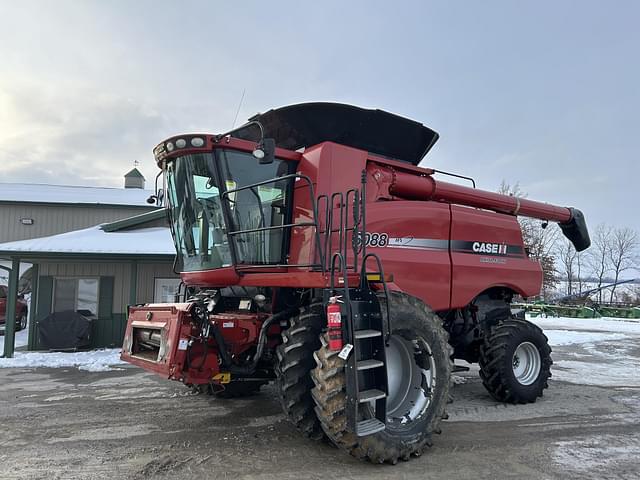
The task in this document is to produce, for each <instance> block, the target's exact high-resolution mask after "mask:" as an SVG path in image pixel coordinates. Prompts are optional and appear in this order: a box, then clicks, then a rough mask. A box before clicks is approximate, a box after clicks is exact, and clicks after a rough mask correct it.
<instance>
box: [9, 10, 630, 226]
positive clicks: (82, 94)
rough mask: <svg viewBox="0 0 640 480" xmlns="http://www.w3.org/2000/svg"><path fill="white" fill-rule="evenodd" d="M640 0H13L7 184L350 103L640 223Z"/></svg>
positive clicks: (111, 180)
mask: <svg viewBox="0 0 640 480" xmlns="http://www.w3.org/2000/svg"><path fill="white" fill-rule="evenodd" d="M639 20H640V3H639V2H635V1H616V2H602V1H595V2H594V1H539V2H527V3H525V2H513V1H492V0H487V1H482V2H478V1H471V0H467V1H457V2H449V1H441V2H428V1H416V2H410V1H407V2H400V1H398V2H390V1H349V2H344V1H335V2H332V1H326V2H324V1H323V2H299V1H281V2H277V1H273V2H264V1H244V2H230V1H229V2H214V1H209V2H199V1H181V2H169V1H162V0H154V1H136V2H133V1H122V0H112V1H109V2H104V1H88V0H85V1H79V0H77V1H63V0H57V1H56V2H49V1H44V0H43V1H40V2H33V1H27V0H20V1H17V0H13V1H7V0H0V21H1V25H2V27H1V28H0V162H1V164H2V173H1V174H0V182H30V183H54V184H70V185H96V186H116V187H119V186H122V184H123V178H122V177H123V175H124V173H126V172H127V171H128V170H129V169H130V168H132V167H133V165H134V162H136V161H137V162H139V166H138V168H139V169H140V170H141V171H142V173H143V174H144V176H145V177H146V179H147V187H151V186H152V184H153V180H154V177H155V175H156V173H157V170H156V167H155V164H154V161H153V156H152V153H151V152H152V149H153V147H154V146H155V145H156V144H158V143H159V142H160V141H161V140H163V139H164V138H166V137H169V136H171V135H174V134H177V133H181V132H192V131H198V132H211V133H219V132H223V131H226V130H229V129H230V128H231V127H232V125H233V124H234V118H235V115H236V111H237V110H238V106H239V104H240V100H241V98H242V96H243V92H245V93H244V99H243V101H242V104H241V105H240V110H239V115H238V120H237V122H236V125H237V124H239V123H241V122H242V121H244V120H246V119H247V118H248V117H249V116H251V115H253V114H255V113H257V112H261V111H266V110H269V109H271V108H273V107H278V106H282V105H287V104H292V103H299V102H305V101H336V102H345V103H351V104H355V105H359V106H362V107H367V108H379V109H382V110H387V111H390V112H393V113H397V114H399V115H403V116H406V117H409V118H411V119H414V120H417V121H419V122H421V123H423V124H425V125H427V126H429V127H430V128H433V129H434V130H436V131H437V132H439V134H440V140H439V141H438V143H437V144H436V146H435V147H434V148H433V150H432V151H431V152H430V153H429V154H428V155H427V157H426V158H425V160H424V161H423V163H422V165H423V166H429V167H434V168H438V169H442V170H447V171H453V172H457V173H461V174H464V175H468V176H472V177H474V178H475V180H476V182H477V183H478V186H479V187H480V188H483V189H487V190H496V189H497V188H498V186H499V185H500V182H501V181H502V180H505V181H507V182H508V183H516V182H519V183H520V187H521V189H522V190H523V191H525V192H527V193H528V196H529V198H531V199H536V200H542V201H547V202H550V203H557V204H559V205H566V206H575V207H578V208H580V209H581V210H583V212H584V213H585V216H586V218H587V222H588V224H589V225H590V226H591V227H594V226H595V225H596V224H598V223H600V222H607V223H609V224H611V225H614V226H630V227H632V228H635V229H636V230H640V215H639V214H638V213H637V211H636V209H637V206H638V203H639V202H638V186H637V184H638V181H639V179H640V167H639V166H638V164H639V161H640V158H639V154H638V152H639V149H638V148H637V143H638V138H639V135H638V130H639V127H640V122H639V120H638V118H639V112H640V62H639V61H638V58H639V54H638V51H640V28H638V22H639Z"/></svg>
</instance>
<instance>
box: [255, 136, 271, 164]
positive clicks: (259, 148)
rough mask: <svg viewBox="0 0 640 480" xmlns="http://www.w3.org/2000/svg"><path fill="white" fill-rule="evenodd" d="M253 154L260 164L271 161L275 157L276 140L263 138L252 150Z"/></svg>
mask: <svg viewBox="0 0 640 480" xmlns="http://www.w3.org/2000/svg"><path fill="white" fill-rule="evenodd" d="M253 156H254V157H255V158H257V159H258V163H259V164H260V165H267V164H269V163H273V161H274V160H275V159H276V141H275V140H274V139H273V138H263V139H262V140H260V142H258V145H256V148H255V149H254V150H253Z"/></svg>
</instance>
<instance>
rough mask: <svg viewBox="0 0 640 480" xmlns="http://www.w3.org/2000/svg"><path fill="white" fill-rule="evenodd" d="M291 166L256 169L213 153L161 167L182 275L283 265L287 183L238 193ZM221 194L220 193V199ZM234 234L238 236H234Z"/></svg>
mask: <svg viewBox="0 0 640 480" xmlns="http://www.w3.org/2000/svg"><path fill="white" fill-rule="evenodd" d="M291 164H292V162H285V161H281V160H276V161H275V162H273V163H272V164H268V165H260V164H258V162H257V160H256V159H255V158H254V157H253V155H251V154H250V153H245V152H239V151H234V150H218V151H216V153H215V155H214V154H212V153H205V154H193V155H185V156H182V157H178V158H177V159H176V160H174V161H173V162H171V163H169V165H168V166H167V179H168V193H169V202H170V212H171V217H172V218H171V221H172V229H173V233H174V239H175V242H176V247H177V250H178V252H179V253H180V255H181V257H182V263H183V269H184V271H195V270H206V269H213V268H221V267H226V266H230V265H232V264H233V263H234V256H235V261H236V263H238V264H247V265H268V264H282V263H285V252H286V240H287V238H288V229H285V228H277V227H280V226H282V225H284V224H286V223H288V218H287V214H288V211H289V209H288V208H287V205H288V198H289V196H290V190H291V186H292V185H291V179H288V180H277V179H276V180H274V181H273V182H269V183H267V184H265V185H259V186H255V187H252V188H243V187H246V186H248V185H251V184H254V183H259V182H262V181H265V180H271V179H274V178H277V177H280V176H283V175H286V174H288V173H289V172H290V169H291V168H292V167H291ZM225 192H226V193H225ZM234 232H238V233H234Z"/></svg>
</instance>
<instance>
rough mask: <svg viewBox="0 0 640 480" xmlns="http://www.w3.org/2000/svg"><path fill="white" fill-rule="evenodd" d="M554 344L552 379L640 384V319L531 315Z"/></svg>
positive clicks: (627, 384) (583, 382)
mask: <svg viewBox="0 0 640 480" xmlns="http://www.w3.org/2000/svg"><path fill="white" fill-rule="evenodd" d="M530 320H531V321H532V322H533V323H535V324H537V325H538V326H540V327H541V328H542V329H543V330H544V332H545V334H546V335H547V337H548V338H549V344H550V345H551V347H552V348H553V354H552V356H553V361H554V364H553V367H552V373H553V379H555V380H562V381H566V382H571V383H576V384H580V385H600V386H614V387H616V386H629V387H640V374H639V373H638V367H639V366H640V321H639V320H637V319H635V320H631V319H621V318H617V319H616V318H567V317H556V318H531V319H530Z"/></svg>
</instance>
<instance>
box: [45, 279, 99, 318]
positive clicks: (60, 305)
mask: <svg viewBox="0 0 640 480" xmlns="http://www.w3.org/2000/svg"><path fill="white" fill-rule="evenodd" d="M98 283H99V280H98V279H97V278H56V279H55V287H54V295H53V311H54V312H66V311H68V310H73V311H74V312H79V313H81V314H83V315H97V314H98Z"/></svg>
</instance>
